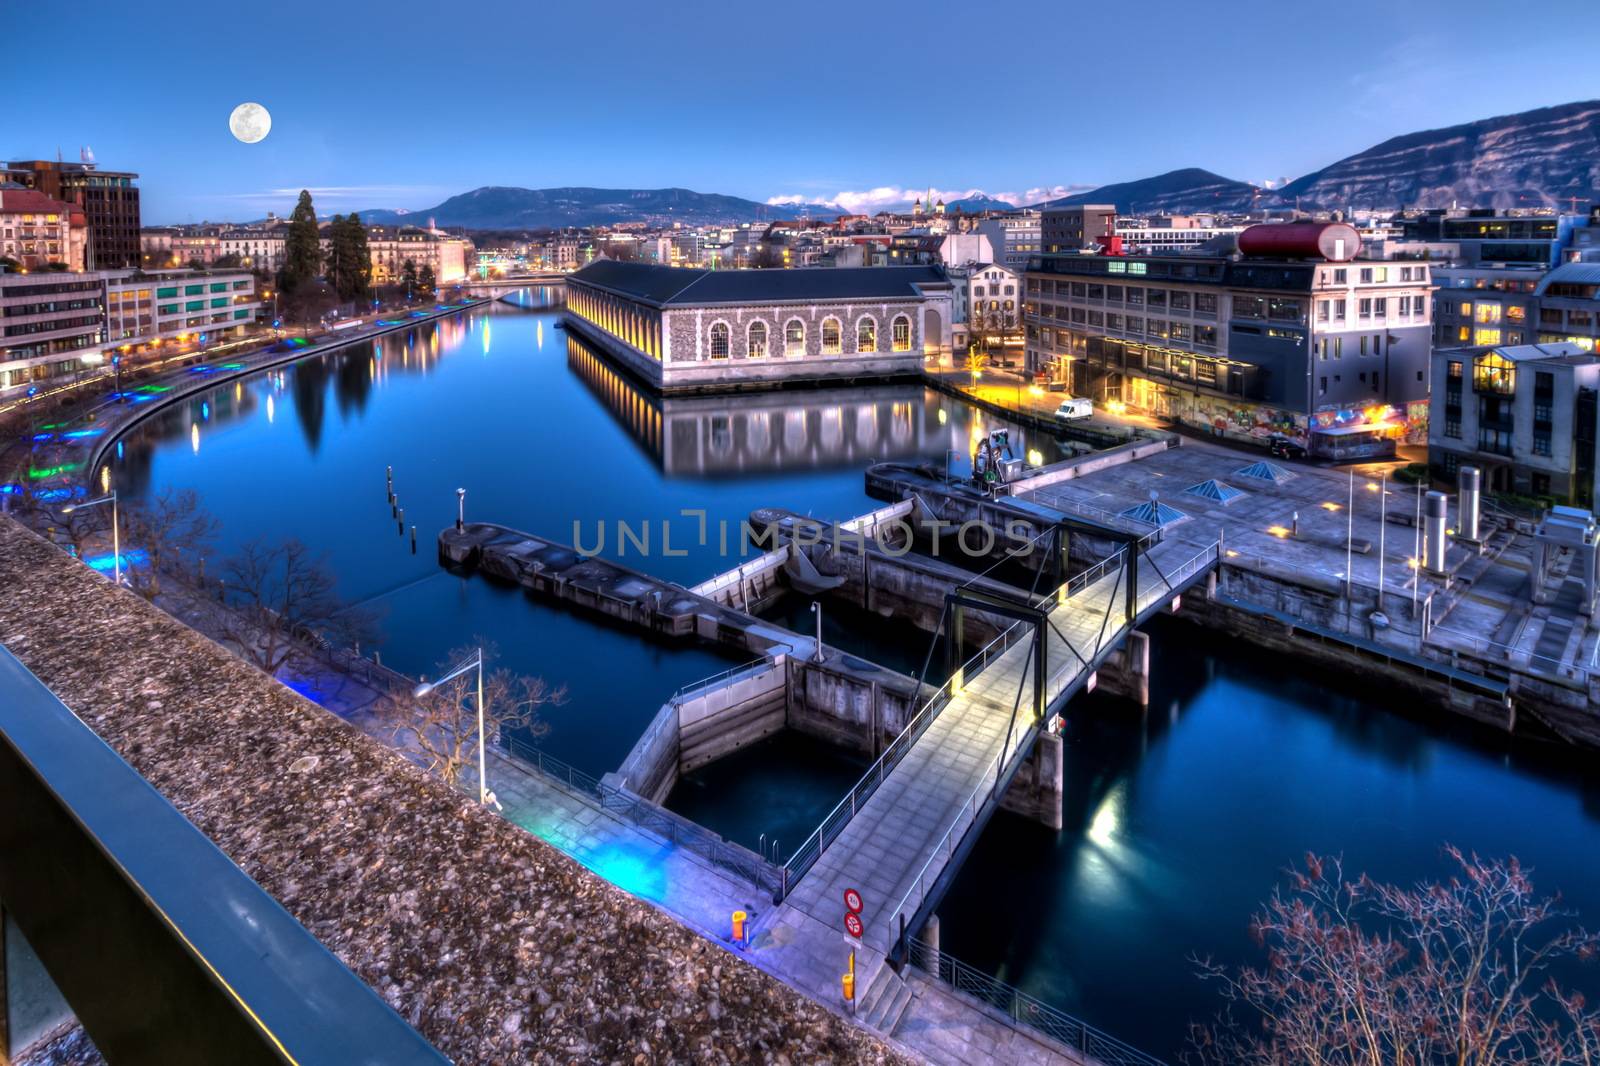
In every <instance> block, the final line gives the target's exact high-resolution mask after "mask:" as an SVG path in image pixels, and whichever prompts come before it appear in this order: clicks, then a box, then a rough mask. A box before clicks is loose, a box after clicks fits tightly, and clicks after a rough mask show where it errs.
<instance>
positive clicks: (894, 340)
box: [566, 259, 954, 392]
mask: <svg viewBox="0 0 1600 1066" xmlns="http://www.w3.org/2000/svg"><path fill="white" fill-rule="evenodd" d="M952 293H953V286H952V284H951V282H950V279H949V278H948V277H947V276H946V275H945V273H944V271H943V269H942V268H940V267H937V266H919V267H866V268H859V269H851V268H840V267H831V268H830V267H823V268H813V269H796V270H726V271H706V270H689V269H684V268H674V267H663V266H654V265H650V264H645V263H621V262H615V261H612V260H605V259H602V260H597V261H596V262H594V263H591V264H589V265H588V266H586V267H584V268H583V269H582V270H579V271H578V272H577V273H575V274H573V275H572V277H571V278H569V279H568V281H567V303H566V323H567V325H568V327H569V328H573V329H576V330H578V331H579V332H580V333H582V334H583V336H584V338H585V339H586V340H588V341H589V342H591V343H592V344H593V345H595V346H596V347H597V348H599V349H600V350H601V351H602V352H604V353H605V354H606V355H607V356H609V357H611V358H613V359H615V360H617V361H619V362H620V363H622V364H623V365H624V366H626V367H627V368H628V369H630V370H631V371H632V372H634V373H635V374H637V375H638V376H640V377H642V378H643V379H644V380H645V381H647V382H648V383H650V384H651V385H653V386H655V387H657V388H659V389H660V390H662V391H663V392H695V391H721V390H731V389H741V388H762V387H770V386H773V385H779V384H785V383H790V382H800V381H853V380H863V379H873V378H885V377H895V376H901V375H909V374H915V373H917V372H919V371H920V370H921V368H922V366H923V361H924V359H925V358H927V357H932V358H938V357H940V356H941V355H944V354H947V353H948V351H949V347H950V336H951V334H950V330H951V323H952V320H953V317H954V301H953V295H952Z"/></svg>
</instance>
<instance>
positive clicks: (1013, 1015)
mask: <svg viewBox="0 0 1600 1066" xmlns="http://www.w3.org/2000/svg"><path fill="white" fill-rule="evenodd" d="M908 947H909V949H910V956H909V957H910V959H911V961H912V962H913V963H915V964H916V966H917V968H918V969H920V970H922V971H923V972H924V973H926V974H928V975H929V976H931V977H934V978H936V979H937V980H940V981H943V982H944V983H945V984H947V985H949V986H950V987H951V988H953V989H955V990H956V991H957V992H961V993H964V994H966V995H969V996H971V997H973V998H974V999H977V1000H979V1001H981V1002H983V1003H986V1004H988V1005H989V1006H991V1007H993V1008H995V1009H996V1010H999V1011H1001V1012H1003V1013H1004V1014H1005V1015H1006V1016H1007V1017H1009V1018H1010V1019H1011V1020H1012V1021H1013V1022H1015V1023H1017V1024H1018V1025H1026V1026H1028V1027H1029V1028H1030V1029H1036V1030H1038V1031H1039V1032H1041V1033H1043V1034H1044V1035H1045V1036H1047V1037H1049V1038H1050V1039H1052V1040H1055V1041H1057V1042H1058V1043H1062V1044H1065V1045H1067V1046H1068V1047H1071V1048H1076V1049H1077V1050H1079V1051H1082V1052H1084V1053H1085V1054H1086V1055H1087V1056H1089V1057H1090V1058H1091V1059H1093V1060H1095V1061H1096V1062H1100V1063H1104V1064H1105V1066H1166V1063H1164V1062H1162V1060H1160V1059H1158V1058H1156V1057H1155V1056H1153V1055H1148V1054H1146V1053H1145V1052H1143V1051H1140V1050H1139V1049H1138V1048H1136V1047H1133V1046H1131V1045H1129V1044H1125V1043H1123V1042H1122V1041H1121V1040H1118V1039H1117V1038H1116V1037H1114V1036H1111V1035H1110V1034H1109V1033H1103V1032H1101V1031H1100V1030H1099V1029H1096V1028H1095V1027H1094V1026H1092V1025H1090V1024H1089V1023H1088V1022H1085V1021H1082V1020H1080V1019H1078V1018H1074V1017H1073V1016H1072V1015H1070V1014H1068V1013H1066V1012H1065V1011H1062V1010H1057V1009H1056V1008H1055V1007H1052V1006H1050V1005H1049V1004H1048V1003H1043V1002H1041V1001H1039V1000H1037V999H1035V998H1034V997H1032V996H1030V995H1028V994H1027V993H1026V992H1024V991H1022V990H1021V989H1019V988H1016V987H1014V986H1012V985H1008V984H1006V983H1005V982H1004V981H1001V980H1000V979H999V978H996V977H991V976H990V975H989V974H986V973H984V972H983V971H982V970H978V969H975V968H973V967H971V966H969V965H967V964H966V963H964V962H962V961H961V960H960V959H956V958H952V957H951V956H950V955H947V954H946V953H944V952H942V951H940V950H939V949H938V948H935V947H933V946H931V945H929V944H926V943H924V942H923V941H921V940H911V941H910V942H909V944H908Z"/></svg>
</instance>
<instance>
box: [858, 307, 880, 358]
mask: <svg viewBox="0 0 1600 1066" xmlns="http://www.w3.org/2000/svg"><path fill="white" fill-rule="evenodd" d="M877 350H878V320H877V319H875V318H873V317H872V316H871V315H864V316H863V317H862V319H861V321H859V322H857V323H856V351H858V352H862V353H866V352H875V351H877Z"/></svg>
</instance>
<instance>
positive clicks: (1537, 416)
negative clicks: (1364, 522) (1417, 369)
mask: <svg viewBox="0 0 1600 1066" xmlns="http://www.w3.org/2000/svg"><path fill="white" fill-rule="evenodd" d="M1431 374H1432V378H1433V383H1434V390H1433V407H1434V411H1433V417H1432V419H1431V421H1430V425H1429V431H1428V456H1429V462H1430V464H1431V465H1432V467H1433V474H1434V476H1435V477H1437V478H1440V479H1449V480H1452V481H1453V480H1454V478H1455V475H1456V472H1457V470H1459V469H1460V468H1461V467H1462V466H1463V465H1470V466H1476V467H1478V468H1479V469H1481V470H1482V471H1483V487H1484V488H1485V489H1486V490H1488V491H1490V492H1512V493H1519V494H1521V495H1525V496H1538V497H1553V498H1555V499H1557V500H1560V501H1563V502H1566V503H1570V504H1574V505H1576V506H1579V507H1586V508H1592V507H1593V506H1594V502H1595V498H1594V474H1595V465H1596V459H1597V456H1596V449H1597V438H1600V404H1597V397H1600V358H1597V357H1596V356H1595V355H1594V353H1593V352H1590V351H1586V350H1584V349H1583V348H1581V347H1579V346H1578V345H1576V344H1572V343H1570V342H1562V343H1559V344H1523V345H1514V346H1501V347H1493V348H1490V347H1464V348H1441V349H1439V350H1437V351H1435V352H1434V353H1433V359H1432V368H1431Z"/></svg>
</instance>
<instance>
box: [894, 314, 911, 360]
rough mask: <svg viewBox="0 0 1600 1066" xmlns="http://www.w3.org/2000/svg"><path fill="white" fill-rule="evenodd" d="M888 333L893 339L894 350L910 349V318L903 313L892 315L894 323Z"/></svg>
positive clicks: (904, 350)
mask: <svg viewBox="0 0 1600 1066" xmlns="http://www.w3.org/2000/svg"><path fill="white" fill-rule="evenodd" d="M889 335H890V337H891V338H892V339H893V341H894V350H895V351H897V352H909V351H910V350H911V320H910V319H909V318H907V317H906V316H905V315H895V316H894V324H893V325H892V326H891V327H890V331H889Z"/></svg>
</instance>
